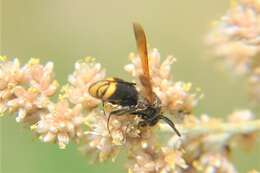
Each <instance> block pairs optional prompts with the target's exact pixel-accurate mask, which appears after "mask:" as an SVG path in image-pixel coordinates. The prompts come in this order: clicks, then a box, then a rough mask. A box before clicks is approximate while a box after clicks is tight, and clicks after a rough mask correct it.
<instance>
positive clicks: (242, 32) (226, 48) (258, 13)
mask: <svg viewBox="0 0 260 173" xmlns="http://www.w3.org/2000/svg"><path fill="white" fill-rule="evenodd" d="M233 2H234V3H233V5H232V7H231V8H230V9H229V10H228V11H227V13H226V15H225V16H223V17H222V18H221V19H220V21H218V22H216V24H214V27H213V28H212V31H211V32H210V33H209V35H208V37H207V43H208V44H209V45H210V46H211V47H212V49H213V51H214V53H215V54H216V55H217V56H219V57H221V58H222V59H224V60H225V62H226V64H227V65H228V66H229V67H231V68H232V69H234V70H235V71H236V72H237V73H242V74H243V73H248V72H251V71H252V69H253V68H254V66H255V65H257V66H258V64H259V63H258V62H256V61H258V60H257V59H256V58H257V56H259V51H260V8H259V7H260V3H259V1H258V0H238V1H237V2H236V1H233Z"/></svg>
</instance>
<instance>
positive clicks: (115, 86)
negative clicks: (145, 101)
mask: <svg viewBox="0 0 260 173" xmlns="http://www.w3.org/2000/svg"><path fill="white" fill-rule="evenodd" d="M89 93H90V95H91V96H93V97H96V98H98V99H101V100H103V101H108V102H111V103H113V104H119V105H122V106H130V105H136V104H137V99H138V93H137V91H136V88H135V86H134V83H130V82H126V81H124V80H122V79H118V78H107V79H105V80H101V81H98V82H96V83H94V84H92V85H91V86H90V87H89Z"/></svg>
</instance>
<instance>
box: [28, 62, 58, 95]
mask: <svg viewBox="0 0 260 173" xmlns="http://www.w3.org/2000/svg"><path fill="white" fill-rule="evenodd" d="M24 71H25V73H26V77H27V79H28V81H29V84H30V86H31V87H33V88H35V89H37V90H39V92H41V94H43V95H44V96H52V95H54V94H55V91H56V89H57V87H58V82H57V81H56V80H54V73H53V63H52V62H48V63H46V65H45V66H43V65H41V64H39V60H38V59H31V60H30V61H29V63H28V64H26V66H25V67H24Z"/></svg>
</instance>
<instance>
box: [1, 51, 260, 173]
mask: <svg viewBox="0 0 260 173" xmlns="http://www.w3.org/2000/svg"><path fill="white" fill-rule="evenodd" d="M1 59H3V61H1V62H0V76H1V78H0V109H1V113H6V112H7V111H10V112H12V113H14V112H16V113H17V118H16V120H17V121H18V122H20V123H25V124H29V125H30V128H31V130H32V131H33V132H34V133H35V134H36V135H37V136H38V137H39V139H40V140H41V141H43V142H46V143H47V142H48V143H49V142H54V143H56V144H58V146H59V147H60V148H61V149H64V148H65V147H66V145H67V144H68V143H69V142H74V143H76V144H78V145H79V149H80V151H82V153H84V154H92V155H93V156H94V159H95V160H97V161H100V162H103V161H105V160H108V159H112V160H113V161H115V158H116V157H117V155H118V154H119V153H120V151H126V152H127V154H128V161H127V166H128V172H129V173H156V172H160V173H172V172H176V173H187V172H207V173H208V172H220V173H226V172H229V173H236V172H237V171H236V169H235V167H234V165H233V164H232V162H231V159H230V158H229V157H228V156H229V153H230V152H231V151H232V148H233V147H234V146H233V143H239V144H243V145H244V146H245V147H247V146H250V145H251V144H253V143H255V142H256V137H257V135H258V134H259V132H260V121H259V120H254V116H253V113H251V112H250V111H249V110H242V111H236V112H234V113H232V114H231V115H230V116H228V119H227V122H224V121H223V120H221V119H216V118H211V117H209V116H208V115H202V116H201V117H200V118H198V117H196V116H194V115H192V108H193V107H194V106H196V105H197V102H198V99H199V97H198V96H197V95H196V94H194V93H191V84H190V83H184V82H175V81H173V80H172V76H171V73H170V70H171V65H172V63H173V62H174V61H175V59H174V58H173V57H170V56H169V57H167V58H166V59H165V60H164V61H162V62H161V61H160V54H159V51H158V50H157V49H153V50H150V51H149V60H150V64H149V65H150V70H151V71H150V73H151V78H152V81H151V82H152V85H153V91H154V92H155V94H156V95H157V96H158V97H159V99H160V100H161V106H162V108H163V109H162V112H163V113H165V112H166V113H168V114H169V115H172V117H169V118H170V119H174V120H176V119H178V120H179V121H177V123H176V126H177V129H178V130H179V131H180V133H181V137H179V136H177V135H176V134H175V133H174V132H173V130H172V129H171V128H170V126H169V125H168V124H165V123H162V122H159V123H158V124H157V125H155V126H154V127H140V126H139V122H140V121H142V119H141V118H140V117H138V116H137V115H131V114H129V113H126V114H123V115H120V116H116V115H113V114H112V115H111V114H110V113H111V112H112V111H114V110H117V109H120V108H121V106H120V105H115V104H112V103H105V104H104V105H103V106H102V102H101V101H100V100H98V99H95V98H93V97H91V95H90V94H89V93H88V89H89V86H90V85H91V84H93V83H95V82H97V81H99V80H102V79H104V77H105V71H104V69H102V68H101V65H100V64H99V63H96V62H95V61H94V59H93V58H90V57H88V58H86V59H84V60H81V61H78V62H77V63H76V64H75V71H74V72H73V73H72V74H71V75H70V76H69V78H68V84H66V85H64V86H63V87H62V88H61V90H60V93H59V97H58V100H57V101H54V99H55V97H52V96H54V95H55V94H56V90H57V88H58V83H57V81H56V80H54V74H53V64H52V63H51V62H48V63H46V65H41V64H40V63H39V61H38V60H37V59H32V60H30V61H29V62H28V63H27V64H26V65H24V66H20V65H19V61H18V60H17V59H15V60H13V61H8V60H5V58H4V57H1ZM130 60H131V64H128V65H126V66H125V70H126V71H127V72H129V73H130V74H131V75H132V76H133V77H134V78H135V79H134V80H135V82H137V85H136V87H137V89H140V88H142V86H141V84H140V82H139V81H138V80H139V79H138V76H139V75H140V74H141V73H142V68H141V65H140V64H141V62H140V59H139V58H138V56H136V55H134V54H130ZM140 94H141V92H140ZM165 137H167V141H165V140H164V139H165ZM245 141H246V142H245Z"/></svg>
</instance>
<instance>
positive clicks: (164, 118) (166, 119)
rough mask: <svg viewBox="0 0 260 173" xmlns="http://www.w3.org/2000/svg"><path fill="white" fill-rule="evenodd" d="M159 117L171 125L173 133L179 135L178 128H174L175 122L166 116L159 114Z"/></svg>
mask: <svg viewBox="0 0 260 173" xmlns="http://www.w3.org/2000/svg"><path fill="white" fill-rule="evenodd" d="M159 119H161V120H163V121H164V122H166V123H167V124H168V125H169V126H171V128H172V129H173V130H174V131H175V133H176V134H177V135H178V136H179V137H181V133H180V132H179V130H178V129H177V128H176V126H175V124H174V123H173V122H172V121H171V120H170V119H169V118H167V117H165V116H163V115H160V116H159Z"/></svg>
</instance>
